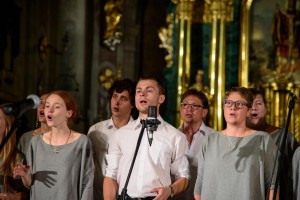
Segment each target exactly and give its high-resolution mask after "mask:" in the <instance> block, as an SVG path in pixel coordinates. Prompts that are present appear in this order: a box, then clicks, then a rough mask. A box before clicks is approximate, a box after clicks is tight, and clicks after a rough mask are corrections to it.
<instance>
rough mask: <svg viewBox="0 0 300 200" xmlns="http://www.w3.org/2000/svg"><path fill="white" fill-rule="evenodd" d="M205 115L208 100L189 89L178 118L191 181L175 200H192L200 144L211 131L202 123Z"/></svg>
mask: <svg viewBox="0 0 300 200" xmlns="http://www.w3.org/2000/svg"><path fill="white" fill-rule="evenodd" d="M207 114H208V99H207V97H206V95H205V94H204V93H203V92H201V91H198V90H195V89H189V90H187V91H186V92H185V93H184V94H183V95H182V97H181V107H180V117H181V119H182V121H183V123H182V125H181V126H180V127H179V130H180V131H182V132H183V133H184V134H185V135H186V138H187V140H188V143H189V150H188V160H189V164H190V172H191V180H190V183H189V187H188V189H187V191H186V192H184V193H183V194H181V195H180V196H178V197H176V199H186V200H189V199H194V195H193V192H194V186H195V181H196V177H197V167H198V157H199V152H200V143H201V141H202V139H203V138H204V136H205V135H206V134H210V133H211V132H212V131H213V129H211V128H209V127H208V126H206V125H205V124H204V122H203V120H204V119H205V117H206V116H207Z"/></svg>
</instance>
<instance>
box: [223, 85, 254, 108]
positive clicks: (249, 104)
mask: <svg viewBox="0 0 300 200" xmlns="http://www.w3.org/2000/svg"><path fill="white" fill-rule="evenodd" d="M232 92H238V93H239V94H240V95H241V96H242V97H244V98H245V99H246V101H247V107H248V108H251V107H252V104H253V94H252V92H251V91H250V90H249V89H248V88H245V87H232V88H230V89H229V90H227V91H226V92H225V100H226V99H227V98H228V96H229V95H230V94H231V93H232Z"/></svg>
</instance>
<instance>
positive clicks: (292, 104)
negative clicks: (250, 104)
mask: <svg viewBox="0 0 300 200" xmlns="http://www.w3.org/2000/svg"><path fill="white" fill-rule="evenodd" d="M291 96H292V98H291V100H290V102H289V105H288V108H289V111H288V115H287V120H286V124H285V128H284V132H283V136H281V139H280V143H279V150H278V151H277V152H276V157H275V158H276V159H275V165H274V167H273V172H272V179H271V181H272V180H274V179H273V178H274V176H275V175H274V174H275V168H276V164H277V161H278V171H277V174H276V179H275V180H276V181H275V188H274V195H273V200H275V199H276V196H277V188H278V184H279V180H280V177H281V174H282V169H283V154H284V148H285V146H286V137H287V133H288V128H289V125H290V121H291V115H292V111H293V109H294V107H295V102H296V99H297V97H296V96H295V95H294V94H292V95H291ZM278 153H280V154H279V158H278ZM277 158H278V160H277Z"/></svg>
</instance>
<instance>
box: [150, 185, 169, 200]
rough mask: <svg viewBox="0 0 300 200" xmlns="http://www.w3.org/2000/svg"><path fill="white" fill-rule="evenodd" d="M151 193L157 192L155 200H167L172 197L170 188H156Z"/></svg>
mask: <svg viewBox="0 0 300 200" xmlns="http://www.w3.org/2000/svg"><path fill="white" fill-rule="evenodd" d="M150 192H156V193H157V196H156V197H155V198H154V199H153V200H167V199H168V198H169V197H170V195H171V188H170V187H159V188H154V189H153V190H151V191H150Z"/></svg>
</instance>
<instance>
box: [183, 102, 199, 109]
mask: <svg viewBox="0 0 300 200" xmlns="http://www.w3.org/2000/svg"><path fill="white" fill-rule="evenodd" d="M181 107H182V108H183V109H188V108H192V109H193V110H198V109H199V108H203V106H201V105H197V104H188V103H181Z"/></svg>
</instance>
